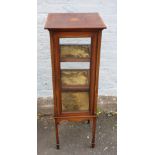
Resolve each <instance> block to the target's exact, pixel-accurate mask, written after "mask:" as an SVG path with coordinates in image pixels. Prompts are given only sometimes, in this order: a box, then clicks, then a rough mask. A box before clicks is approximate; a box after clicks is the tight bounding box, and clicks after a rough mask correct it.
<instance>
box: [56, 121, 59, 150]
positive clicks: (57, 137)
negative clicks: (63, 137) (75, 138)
mask: <svg viewBox="0 0 155 155" xmlns="http://www.w3.org/2000/svg"><path fill="white" fill-rule="evenodd" d="M58 124H59V123H58V122H57V120H56V119H55V133H56V148H57V149H59V131H58Z"/></svg>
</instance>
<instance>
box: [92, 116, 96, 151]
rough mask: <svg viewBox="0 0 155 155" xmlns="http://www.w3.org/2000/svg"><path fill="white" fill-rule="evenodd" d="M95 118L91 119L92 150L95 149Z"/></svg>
mask: <svg viewBox="0 0 155 155" xmlns="http://www.w3.org/2000/svg"><path fill="white" fill-rule="evenodd" d="M95 132H96V118H93V124H92V148H94V147H95Z"/></svg>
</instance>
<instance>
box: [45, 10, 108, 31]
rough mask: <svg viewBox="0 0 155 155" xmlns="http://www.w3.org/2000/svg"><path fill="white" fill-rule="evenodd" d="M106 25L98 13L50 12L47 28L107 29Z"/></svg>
mask: <svg viewBox="0 0 155 155" xmlns="http://www.w3.org/2000/svg"><path fill="white" fill-rule="evenodd" d="M105 28H106V25H105V24H104V22H103V20H102V19H101V17H100V16H99V14H98V13H49V14H48V16H47V19H46V24H45V29H49V30H68V29H74V30H76V29H105Z"/></svg>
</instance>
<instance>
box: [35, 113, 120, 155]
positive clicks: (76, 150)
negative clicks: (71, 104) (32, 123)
mask: <svg viewBox="0 0 155 155" xmlns="http://www.w3.org/2000/svg"><path fill="white" fill-rule="evenodd" d="M59 134H60V137H59V138H60V150H57V149H56V148H55V126H54V120H53V118H52V117H51V116H46V117H38V155H57V154H58V155H116V154H117V116H116V115H110V114H100V115H99V117H98V119H97V130H96V147H95V148H93V149H92V148H90V145H91V124H87V122H76V123H75V122H63V123H62V124H61V125H60V126H59Z"/></svg>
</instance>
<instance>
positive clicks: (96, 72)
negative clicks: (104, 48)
mask: <svg viewBox="0 0 155 155" xmlns="http://www.w3.org/2000/svg"><path fill="white" fill-rule="evenodd" d="M101 37H102V31H99V32H98V33H97V46H96V64H95V65H96V70H95V94H94V103H95V104H94V112H95V113H96V110H97V100H98V81H99V67H100V49H101Z"/></svg>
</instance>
